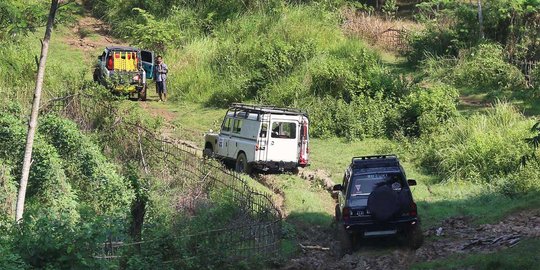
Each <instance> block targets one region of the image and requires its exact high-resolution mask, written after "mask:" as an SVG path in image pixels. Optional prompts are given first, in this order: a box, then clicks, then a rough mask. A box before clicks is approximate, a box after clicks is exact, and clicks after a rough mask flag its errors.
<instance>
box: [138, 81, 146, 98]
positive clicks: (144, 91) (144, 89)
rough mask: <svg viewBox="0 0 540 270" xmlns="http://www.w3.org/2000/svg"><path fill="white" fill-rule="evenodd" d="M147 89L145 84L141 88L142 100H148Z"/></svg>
mask: <svg viewBox="0 0 540 270" xmlns="http://www.w3.org/2000/svg"><path fill="white" fill-rule="evenodd" d="M146 90H147V85H146V84H145V85H143V87H142V88H141V90H140V91H139V93H138V99H139V100H140V101H146Z"/></svg>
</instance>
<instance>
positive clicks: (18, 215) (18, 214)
mask: <svg viewBox="0 0 540 270" xmlns="http://www.w3.org/2000/svg"><path fill="white" fill-rule="evenodd" d="M57 9H58V0H51V9H50V11H49V19H48V20H47V27H46V29H45V37H44V38H43V43H42V44H41V57H40V59H39V67H38V72H37V78H36V88H35V91H34V101H33V103H32V113H31V114H30V122H29V123H28V134H27V136H26V148H25V150H24V159H23V166H22V174H21V181H20V185H19V194H18V196H17V208H16V211H15V220H16V221H17V222H20V221H21V220H22V217H23V213H24V200H25V198H26V186H27V185H28V176H29V175H30V166H31V165H32V147H33V145H34V134H35V132H36V127H37V120H38V113H39V103H40V100H41V89H42V88H43V77H44V76H45V63H46V62H47V54H48V52H49V40H50V39H51V33H52V28H53V24H54V17H55V15H56V10H57Z"/></svg>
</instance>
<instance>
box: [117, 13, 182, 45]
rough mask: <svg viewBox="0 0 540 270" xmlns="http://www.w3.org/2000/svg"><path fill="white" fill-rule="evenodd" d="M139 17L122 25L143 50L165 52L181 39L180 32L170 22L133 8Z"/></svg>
mask: <svg viewBox="0 0 540 270" xmlns="http://www.w3.org/2000/svg"><path fill="white" fill-rule="evenodd" d="M133 12H135V13H136V14H137V16H136V17H135V18H134V19H133V20H127V21H125V22H123V23H122V24H123V25H124V27H125V28H126V30H127V31H129V33H130V35H129V37H130V39H132V40H133V41H134V42H135V44H137V45H138V46H141V47H142V48H147V49H151V50H157V51H161V52H163V51H165V49H166V48H167V45H173V44H175V43H173V42H172V41H176V40H177V39H179V38H180V36H179V33H178V31H177V30H176V29H175V28H174V27H173V25H171V24H170V23H169V22H168V21H163V20H156V18H155V17H154V15H152V14H150V13H148V12H146V11H145V10H143V9H140V8H133Z"/></svg>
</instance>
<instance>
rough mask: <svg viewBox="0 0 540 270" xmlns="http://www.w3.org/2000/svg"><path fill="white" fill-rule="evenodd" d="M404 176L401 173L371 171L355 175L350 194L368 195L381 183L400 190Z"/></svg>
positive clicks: (355, 195)
mask: <svg viewBox="0 0 540 270" xmlns="http://www.w3.org/2000/svg"><path fill="white" fill-rule="evenodd" d="M402 178H403V177H402V176H401V174H400V173H369V174H361V175H355V176H353V179H352V183H351V186H350V189H351V192H350V194H351V195H350V196H351V198H352V197H357V196H368V195H369V194H371V192H372V191H373V190H374V189H375V188H376V187H377V186H379V185H381V184H385V183H386V184H389V185H391V187H392V189H394V190H399V189H401V187H402V185H403V179H402Z"/></svg>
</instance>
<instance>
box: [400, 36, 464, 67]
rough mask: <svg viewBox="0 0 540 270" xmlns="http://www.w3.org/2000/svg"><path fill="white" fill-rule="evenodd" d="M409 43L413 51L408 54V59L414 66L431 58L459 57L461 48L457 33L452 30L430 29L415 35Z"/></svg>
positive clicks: (410, 38)
mask: <svg viewBox="0 0 540 270" xmlns="http://www.w3.org/2000/svg"><path fill="white" fill-rule="evenodd" d="M408 42H409V45H410V47H411V50H410V51H409V52H407V59H408V61H409V62H410V63H412V64H414V65H416V64H419V63H421V62H422V61H423V60H425V59H426V58H428V57H429V56H435V57H440V56H457V54H458V52H459V48H460V45H459V43H458V42H457V40H456V33H455V31H454V30H452V29H450V28H438V27H428V28H426V30H424V31H421V32H417V33H413V34H412V35H411V36H410V37H409V41H408Z"/></svg>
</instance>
